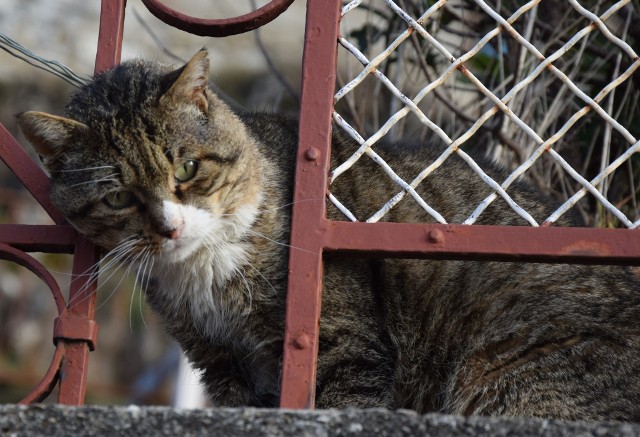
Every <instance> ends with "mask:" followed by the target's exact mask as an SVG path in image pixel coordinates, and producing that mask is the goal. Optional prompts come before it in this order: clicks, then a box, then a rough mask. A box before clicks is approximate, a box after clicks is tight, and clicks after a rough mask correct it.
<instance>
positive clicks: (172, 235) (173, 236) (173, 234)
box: [160, 223, 184, 240]
mask: <svg viewBox="0 0 640 437" xmlns="http://www.w3.org/2000/svg"><path fill="white" fill-rule="evenodd" d="M182 229H184V223H181V224H180V226H178V227H175V228H173V229H167V230H166V231H162V232H160V235H162V236H163V237H165V238H169V239H170V240H177V239H178V238H180V234H181V233H182Z"/></svg>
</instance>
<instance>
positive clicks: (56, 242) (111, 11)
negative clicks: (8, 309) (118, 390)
mask: <svg viewBox="0 0 640 437" xmlns="http://www.w3.org/2000/svg"><path fill="white" fill-rule="evenodd" d="M125 4H126V1H125V0H102V13H101V16H100V33H99V38H98V49H97V55H96V70H95V71H96V73H98V72H100V71H103V70H104V69H106V68H109V67H111V66H113V65H116V64H117V63H118V62H119V61H120V48H121V45H122V30H123V26H122V25H123V22H124V21H123V20H124V8H125ZM0 159H2V160H3V161H4V163H5V164H6V165H7V166H8V167H9V169H11V171H12V172H13V173H14V174H15V175H16V176H17V177H18V179H19V180H20V181H21V182H22V183H23V184H24V186H25V187H26V188H27V190H28V191H29V192H30V193H31V194H32V195H33V197H34V198H35V199H36V200H37V201H38V203H40V205H41V206H42V207H43V208H44V210H45V211H46V212H47V214H49V216H50V217H51V218H52V219H53V221H54V223H55V224H54V225H51V226H29V225H0V241H1V242H2V243H0V258H2V259H5V260H8V261H12V262H15V263H17V264H20V265H22V266H24V267H26V268H28V269H29V270H31V271H32V272H34V273H35V274H36V275H37V276H38V277H40V279H42V280H43V281H44V282H45V283H46V284H47V286H48V287H49V288H50V290H51V292H52V294H53V297H54V300H55V302H56V305H57V308H58V317H57V318H56V319H55V321H54V327H53V328H54V329H53V341H54V344H55V345H56V349H55V353H54V356H53V358H52V361H51V364H50V366H49V370H48V371H47V373H46V374H45V376H44V377H43V379H42V380H41V381H40V383H39V384H38V385H37V387H36V388H35V389H34V390H32V391H31V393H29V394H28V395H27V396H26V397H25V398H24V399H22V401H21V402H20V403H32V402H39V401H42V400H44V399H45V398H46V397H47V396H48V395H49V394H50V393H51V391H52V390H53V389H54V387H55V385H56V384H59V390H58V402H59V403H62V404H69V405H82V404H83V403H84V397H85V391H86V381H87V368H88V364H89V352H90V351H92V350H94V349H95V345H96V338H97V332H98V328H97V325H96V322H95V320H93V317H94V311H95V288H96V287H95V283H89V282H88V276H87V275H86V274H83V273H86V272H87V271H88V270H89V269H91V267H92V266H94V265H95V263H96V262H98V259H99V257H98V251H97V249H96V247H94V246H93V245H92V244H91V243H89V242H88V241H87V240H85V239H84V238H83V237H82V236H81V235H79V234H78V233H77V232H76V231H75V230H74V229H73V228H71V227H70V226H68V225H66V224H64V217H63V216H62V214H61V213H60V212H59V211H58V210H57V209H56V208H55V207H54V206H53V204H52V203H51V201H50V200H49V187H50V181H49V179H48V178H47V176H46V175H45V174H44V172H43V171H42V170H41V169H40V167H38V166H37V165H36V164H35V162H33V161H32V160H31V158H30V157H29V156H28V155H27V154H26V153H25V151H24V149H23V148H22V147H21V146H20V144H18V142H17V141H16V140H15V139H14V138H13V137H12V136H11V134H9V132H8V131H7V130H6V129H5V127H4V126H2V125H1V124H0ZM25 251H39V252H50V253H73V254H74V256H73V267H72V274H73V275H74V276H73V280H72V281H71V285H70V290H69V302H68V303H67V302H65V300H64V297H63V296H62V294H61V292H60V289H59V288H58V285H57V284H56V282H55V281H54V279H53V278H52V277H51V275H50V274H49V273H48V272H47V270H46V269H45V268H44V267H43V266H42V265H41V264H40V263H39V262H38V261H36V260H35V259H34V258H32V257H31V256H29V255H28V254H27V253H25Z"/></svg>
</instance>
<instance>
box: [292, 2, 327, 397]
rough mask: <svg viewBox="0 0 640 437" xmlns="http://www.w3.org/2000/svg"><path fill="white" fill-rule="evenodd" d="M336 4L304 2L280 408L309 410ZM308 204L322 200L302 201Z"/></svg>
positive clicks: (316, 330) (315, 345)
mask: <svg viewBox="0 0 640 437" xmlns="http://www.w3.org/2000/svg"><path fill="white" fill-rule="evenodd" d="M339 21H340V1H339V0H308V2H307V26H306V30H305V42H304V55H303V67H302V94H301V104H300V107H301V110H300V134H299V140H298V156H297V166H296V177H295V188H294V197H293V202H294V203H293V205H294V206H293V212H292V214H293V215H292V220H291V246H292V247H296V248H301V249H303V250H301V251H296V250H294V251H293V252H292V253H291V255H290V257H289V284H288V291H287V319H286V328H285V337H284V357H283V369H282V392H281V398H280V406H281V407H282V408H313V406H314V400H315V385H316V382H315V375H316V359H317V355H318V333H319V321H320V301H321V294H322V231H321V227H322V226H323V223H324V214H325V206H326V200H325V196H326V187H327V178H328V169H329V154H330V148H331V112H332V109H333V92H334V90H335V78H336V62H337V35H338V30H339V29H338V26H339ZM309 199H322V200H321V201H317V202H305V200H309Z"/></svg>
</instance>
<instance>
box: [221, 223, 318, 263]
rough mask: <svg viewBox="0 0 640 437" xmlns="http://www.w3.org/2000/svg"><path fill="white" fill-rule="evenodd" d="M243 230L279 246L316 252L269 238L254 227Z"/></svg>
mask: <svg viewBox="0 0 640 437" xmlns="http://www.w3.org/2000/svg"><path fill="white" fill-rule="evenodd" d="M223 215H225V214H223ZM226 215H232V214H226ZM217 220H218V221H219V222H220V223H224V224H227V225H231V226H234V227H236V226H237V224H236V223H233V222H231V221H228V220H220V219H217ZM243 232H246V233H248V234H251V235H255V236H256V237H259V238H263V239H265V240H267V241H270V242H272V243H273V244H277V245H278V246H283V247H288V248H291V249H295V250H300V251H302V252H307V253H314V252H312V251H310V250H306V249H303V248H301V247H296V246H292V245H290V244H287V243H283V242H281V241H278V240H274V239H273V238H269V237H267V236H266V235H264V234H262V233H260V232H258V231H254V230H253V229H248V228H247V229H243Z"/></svg>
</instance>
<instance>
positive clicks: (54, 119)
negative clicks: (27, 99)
mask: <svg viewBox="0 0 640 437" xmlns="http://www.w3.org/2000/svg"><path fill="white" fill-rule="evenodd" d="M18 126H20V130H21V131H22V133H23V134H24V136H25V137H26V138H27V140H29V142H30V143H31V144H32V145H33V147H34V149H35V150H36V152H37V153H38V155H39V156H40V159H42V161H43V162H44V163H45V165H46V164H48V162H50V161H52V160H54V159H55V158H57V156H58V155H59V154H60V152H61V151H62V150H63V149H64V147H65V145H66V144H67V143H68V142H69V138H70V137H71V135H73V134H74V133H77V132H78V131H83V130H88V129H89V128H88V127H87V125H85V124H83V123H80V122H78V121H75V120H71V119H69V118H64V117H58V116H57V115H51V114H46V113H44V112H37V111H27V112H23V113H22V114H19V115H18Z"/></svg>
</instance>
